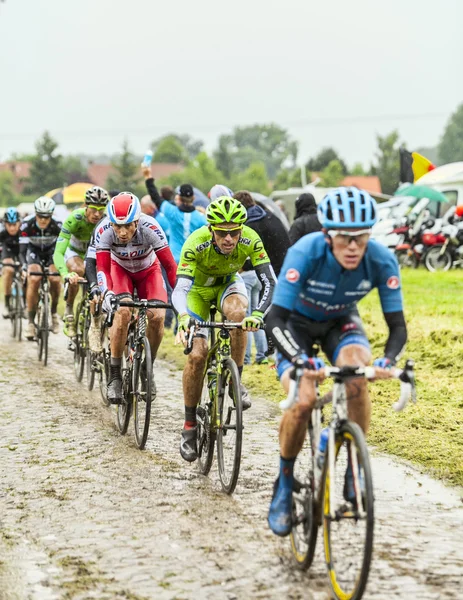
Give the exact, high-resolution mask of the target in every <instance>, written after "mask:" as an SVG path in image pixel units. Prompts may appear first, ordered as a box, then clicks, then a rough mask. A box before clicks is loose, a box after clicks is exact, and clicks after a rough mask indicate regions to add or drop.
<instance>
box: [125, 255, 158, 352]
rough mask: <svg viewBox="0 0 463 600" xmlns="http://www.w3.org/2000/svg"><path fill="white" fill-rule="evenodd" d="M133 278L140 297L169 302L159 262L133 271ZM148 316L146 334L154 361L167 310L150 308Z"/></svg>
mask: <svg viewBox="0 0 463 600" xmlns="http://www.w3.org/2000/svg"><path fill="white" fill-rule="evenodd" d="M132 280H133V282H134V284H135V287H136V288H137V292H138V297H139V298H146V299H147V300H162V302H167V289H166V285H165V283H164V279H163V277H162V271H161V268H160V266H159V263H158V262H155V263H153V264H152V265H151V267H149V268H148V269H146V270H143V271H140V273H133V277H132ZM147 316H148V327H147V329H146V335H147V337H148V340H149V343H150V348H151V359H152V360H153V362H154V359H155V358H156V355H157V353H158V348H159V345H160V343H161V341H162V337H163V335H164V320H165V316H166V311H165V310H164V309H159V308H158V309H149V310H148V311H147Z"/></svg>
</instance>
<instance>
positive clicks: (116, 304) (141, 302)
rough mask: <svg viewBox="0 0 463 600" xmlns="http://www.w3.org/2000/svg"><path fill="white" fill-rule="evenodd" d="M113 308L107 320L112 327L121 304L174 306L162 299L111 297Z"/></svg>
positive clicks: (142, 306) (153, 306)
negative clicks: (121, 298) (120, 298)
mask: <svg viewBox="0 0 463 600" xmlns="http://www.w3.org/2000/svg"><path fill="white" fill-rule="evenodd" d="M111 306H112V310H111V312H110V313H108V316H107V319H106V322H107V325H108V327H111V325H112V324H113V320H114V314H115V313H116V311H117V309H118V307H119V306H125V307H128V308H173V306H172V304H169V303H168V302H163V301H162V300H119V299H118V298H112V299H111Z"/></svg>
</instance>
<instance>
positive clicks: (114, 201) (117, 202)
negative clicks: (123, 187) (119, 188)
mask: <svg viewBox="0 0 463 600" xmlns="http://www.w3.org/2000/svg"><path fill="white" fill-rule="evenodd" d="M140 213H141V206H140V200H139V199H138V198H137V197H136V196H135V195H134V194H131V193H130V192H121V193H120V194H117V196H114V198H111V200H110V202H109V204H108V216H109V220H110V221H111V223H115V224H116V225H127V223H133V222H134V221H138V219H139V218H140Z"/></svg>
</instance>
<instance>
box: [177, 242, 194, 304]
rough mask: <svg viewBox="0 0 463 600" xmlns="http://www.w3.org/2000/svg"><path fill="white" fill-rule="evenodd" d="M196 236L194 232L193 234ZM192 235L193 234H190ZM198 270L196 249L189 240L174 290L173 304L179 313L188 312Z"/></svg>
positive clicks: (184, 245)
mask: <svg viewBox="0 0 463 600" xmlns="http://www.w3.org/2000/svg"><path fill="white" fill-rule="evenodd" d="M193 236H194V234H193ZM190 237H191V236H190ZM195 272H196V250H195V247H194V243H193V244H189V243H188V240H187V241H186V242H185V243H184V244H183V248H182V254H181V256H180V262H179V264H178V267H177V283H176V284H175V288H174V291H173V292H172V304H173V305H174V308H175V310H176V311H177V313H178V314H179V315H181V314H185V313H186V312H188V307H187V296H188V292H189V291H190V288H191V286H192V285H193V282H194V279H195Z"/></svg>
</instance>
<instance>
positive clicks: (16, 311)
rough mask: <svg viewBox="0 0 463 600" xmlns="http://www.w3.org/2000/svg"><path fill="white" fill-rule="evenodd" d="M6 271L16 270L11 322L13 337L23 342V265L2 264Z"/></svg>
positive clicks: (17, 263) (11, 302)
mask: <svg viewBox="0 0 463 600" xmlns="http://www.w3.org/2000/svg"><path fill="white" fill-rule="evenodd" d="M2 265H3V268H4V269H14V275H13V281H12V282H11V298H10V311H9V312H10V322H11V335H12V336H13V337H14V338H16V337H17V338H18V342H20V341H21V335H22V320H23V317H24V285H23V282H22V279H21V268H22V267H21V263H19V262H14V263H13V264H11V263H5V262H3V263H2Z"/></svg>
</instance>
